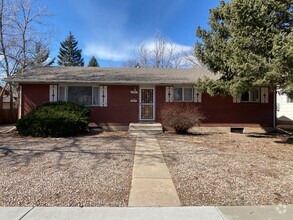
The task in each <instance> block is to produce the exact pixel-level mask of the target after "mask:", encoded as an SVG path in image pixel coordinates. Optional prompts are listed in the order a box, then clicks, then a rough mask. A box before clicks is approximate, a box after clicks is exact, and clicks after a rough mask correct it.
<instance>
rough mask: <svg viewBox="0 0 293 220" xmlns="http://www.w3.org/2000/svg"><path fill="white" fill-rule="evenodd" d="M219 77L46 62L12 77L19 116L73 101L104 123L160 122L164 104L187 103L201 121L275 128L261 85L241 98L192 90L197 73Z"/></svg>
mask: <svg viewBox="0 0 293 220" xmlns="http://www.w3.org/2000/svg"><path fill="white" fill-rule="evenodd" d="M204 76H207V77H210V78H213V79H217V77H218V76H215V75H214V74H213V73H211V72H210V71H208V70H207V69H204V68H193V69H144V68H133V69H128V68H96V67H46V68H40V69H35V70H30V71H27V72H26V73H25V74H22V75H17V76H12V77H10V78H8V79H6V81H8V82H15V83H18V84H19V86H20V99H19V100H20V104H19V117H22V116H23V115H26V114H27V113H29V112H30V111H31V110H32V109H34V108H35V107H36V106H38V105H41V104H43V103H45V102H48V101H58V100H61V101H73V102H77V103H79V104H84V105H87V106H90V107H91V110H92V114H91V121H92V122H95V123H97V124H99V125H102V126H128V125H129V123H131V122H142V121H154V122H160V109H161V108H162V106H163V105H164V104H165V103H167V102H168V103H169V102H174V103H175V102H187V103H189V104H190V105H196V106H198V107H199V108H200V110H201V111H202V112H203V114H204V115H205V117H206V119H205V121H204V122H203V123H202V126H218V127H263V128H264V127H265V128H266V127H274V118H275V114H274V112H275V110H274V103H275V96H274V92H272V91H270V89H269V88H268V87H261V88H257V89H254V90H252V91H249V92H247V93H245V94H243V95H242V96H241V97H232V96H214V97H211V96H210V95H209V94H207V93H203V94H201V93H199V92H197V91H195V90H194V88H193V85H194V82H195V81H197V79H198V78H201V77H204Z"/></svg>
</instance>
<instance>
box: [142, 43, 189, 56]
mask: <svg viewBox="0 0 293 220" xmlns="http://www.w3.org/2000/svg"><path fill="white" fill-rule="evenodd" d="M141 45H144V46H145V48H146V49H147V50H149V51H153V50H154V49H155V48H156V44H155V42H154V41H153V40H147V41H145V42H143V43H142V44H141ZM166 49H167V50H173V53H175V54H179V53H182V52H189V51H191V50H193V47H191V46H186V45H182V44H178V43H174V42H170V43H167V44H166Z"/></svg>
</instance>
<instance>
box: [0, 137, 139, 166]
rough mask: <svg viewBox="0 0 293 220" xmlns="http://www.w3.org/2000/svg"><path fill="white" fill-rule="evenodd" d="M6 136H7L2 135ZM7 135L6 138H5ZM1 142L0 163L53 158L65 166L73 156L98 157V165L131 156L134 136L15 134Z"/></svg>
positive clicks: (95, 158) (27, 163) (31, 161)
mask: <svg viewBox="0 0 293 220" xmlns="http://www.w3.org/2000/svg"><path fill="white" fill-rule="evenodd" d="M3 137H4V136H3ZM4 138H5V137H4ZM4 138H3V139H2V140H1V141H0V154H2V155H1V157H0V166H2V165H6V166H13V167H21V166H29V165H30V164H31V163H35V162H37V160H43V158H44V157H45V158H46V157H47V156H49V157H52V161H51V162H52V165H55V166H56V167H60V166H62V164H63V163H64V162H68V159H69V160H70V158H72V157H78V158H80V160H83V159H85V160H88V159H91V160H92V159H93V160H95V167H97V166H103V163H105V162H106V160H109V159H112V160H115V159H117V158H122V159H123V158H131V157H133V155H134V146H135V139H133V138H130V137H127V136H126V137H123V136H122V137H119V136H98V135H90V134H89V135H86V136H84V135H83V136H77V137H74V138H72V137H71V138H34V137H21V136H18V135H16V136H15V137H13V139H8V140H5V139H4Z"/></svg>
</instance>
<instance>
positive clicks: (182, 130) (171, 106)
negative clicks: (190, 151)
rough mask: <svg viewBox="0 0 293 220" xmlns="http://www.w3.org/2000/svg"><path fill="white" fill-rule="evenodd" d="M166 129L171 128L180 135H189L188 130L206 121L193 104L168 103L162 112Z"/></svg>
mask: <svg viewBox="0 0 293 220" xmlns="http://www.w3.org/2000/svg"><path fill="white" fill-rule="evenodd" d="M161 117H162V122H163V126H164V127H171V128H173V129H175V131H176V132H177V133H179V134H186V133H188V129H190V128H192V127H193V126H196V125H199V123H200V122H201V121H202V120H204V118H205V117H204V116H203V114H202V113H201V112H200V111H199V109H198V107H196V106H194V105H193V104H191V103H168V104H165V105H164V106H163V108H162V110H161Z"/></svg>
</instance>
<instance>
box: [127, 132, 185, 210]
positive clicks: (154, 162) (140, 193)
mask: <svg viewBox="0 0 293 220" xmlns="http://www.w3.org/2000/svg"><path fill="white" fill-rule="evenodd" d="M128 205H129V206H135V207H138V206H144V207H146V206H164V207H166V206H180V205H181V203H180V200H179V198H178V195H177V191H176V189H175V186H174V184H173V182H172V179H171V176H170V173H169V170H168V168H167V166H166V163H165V160H164V156H163V154H162V152H161V149H160V146H159V143H158V141H157V139H156V136H155V135H147V134H139V135H138V136H137V140H136V149H135V157H134V167H133V175H132V183H131V190H130V195H129V204H128Z"/></svg>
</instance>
